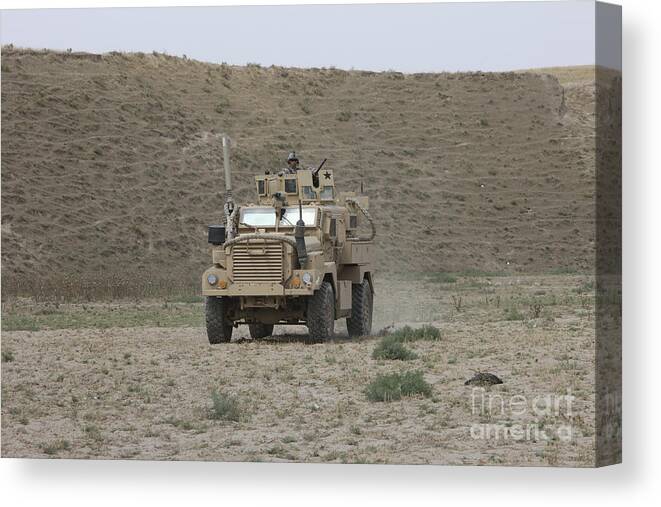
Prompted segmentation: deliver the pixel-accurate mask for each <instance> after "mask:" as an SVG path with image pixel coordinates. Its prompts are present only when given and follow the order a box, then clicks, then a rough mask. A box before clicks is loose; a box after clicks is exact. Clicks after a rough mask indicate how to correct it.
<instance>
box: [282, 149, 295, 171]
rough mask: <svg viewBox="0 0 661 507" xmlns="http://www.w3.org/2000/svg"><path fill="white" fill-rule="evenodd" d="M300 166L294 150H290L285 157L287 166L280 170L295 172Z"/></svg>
mask: <svg viewBox="0 0 661 507" xmlns="http://www.w3.org/2000/svg"><path fill="white" fill-rule="evenodd" d="M299 169H300V168H299V167H298V157H297V156H296V152H295V151H292V152H291V153H290V154H289V156H288V157H287V167H286V168H285V169H283V170H282V171H281V173H282V174H296V172H297V171H298V170H299Z"/></svg>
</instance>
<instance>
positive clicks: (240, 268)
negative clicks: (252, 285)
mask: <svg viewBox="0 0 661 507" xmlns="http://www.w3.org/2000/svg"><path fill="white" fill-rule="evenodd" d="M231 255H232V274H233V277H234V281H235V282H282V278H283V266H282V262H283V259H282V243H252V244H248V243H237V244H236V245H234V246H233V247H232V254H231Z"/></svg>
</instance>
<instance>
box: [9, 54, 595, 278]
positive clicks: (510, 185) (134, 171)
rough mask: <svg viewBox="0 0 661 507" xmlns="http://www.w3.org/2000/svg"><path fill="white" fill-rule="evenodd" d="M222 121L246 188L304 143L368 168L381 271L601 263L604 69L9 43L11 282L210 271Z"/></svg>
mask: <svg viewBox="0 0 661 507" xmlns="http://www.w3.org/2000/svg"><path fill="white" fill-rule="evenodd" d="M583 74H585V70H584V69H582V70H581V73H579V74H577V75H583ZM587 75H588V76H589V75H590V73H589V72H588V74H587ZM223 132H227V133H229V134H230V135H231V136H232V137H233V138H234V139H235V140H236V143H237V145H238V147H237V148H236V150H235V152H234V158H233V163H234V169H235V181H234V184H235V187H236V188H237V190H238V191H237V192H236V194H237V196H238V199H239V200H248V199H251V198H252V192H253V186H252V182H251V176H252V175H253V174H254V173H256V172H261V171H263V170H264V169H274V168H279V167H282V166H283V165H284V159H285V157H286V155H287V152H288V151H290V150H291V149H295V150H296V152H297V153H298V154H299V156H300V158H301V160H302V163H303V165H315V164H317V163H318V162H319V161H320V160H321V159H322V158H324V157H328V159H329V161H328V167H332V168H333V169H334V170H335V171H336V177H337V180H338V182H339V186H340V189H341V190H352V189H357V188H358V187H359V185H360V182H361V181H363V182H364V184H365V190H366V191H367V193H368V194H369V195H370V197H371V210H372V213H373V215H374V216H375V218H376V220H377V221H378V225H379V235H378V245H379V248H380V251H379V259H378V262H379V266H380V269H381V270H382V271H385V270H389V271H403V270H415V271H422V270H434V271H439V270H451V271H457V270H464V269H480V270H486V271H513V272H539V271H548V270H553V269H562V268H568V269H572V270H586V269H588V268H589V267H590V266H592V264H593V257H594V232H593V222H594V201H593V199H594V184H595V175H594V153H593V147H594V87H593V86H592V84H591V83H590V80H589V79H588V80H584V79H581V80H579V81H578V82H570V83H568V84H567V85H566V88H563V86H561V85H560V84H559V82H558V80H557V78H555V77H553V76H552V75H549V74H534V73H470V74H449V73H443V74H418V75H402V74H398V73H394V72H388V73H371V72H360V71H351V72H347V71H340V70H334V69H284V68H278V67H271V68H261V67H259V66H256V65H249V66H247V67H234V66H227V65H212V64H206V63H200V62H196V61H191V60H186V59H181V58H175V57H170V56H167V55H162V54H154V55H143V54H132V55H126V54H108V55H88V54H77V53H56V52H37V51H30V50H17V49H14V48H10V47H5V48H3V51H2V247H3V248H2V272H3V285H5V286H6V287H9V289H7V290H10V289H11V288H12V287H17V286H18V285H21V286H22V287H23V288H26V287H27V288H28V290H29V287H31V286H32V287H37V286H38V284H40V283H45V282H44V281H45V280H55V279H57V280H58V281H57V283H62V279H63V278H66V277H69V276H73V277H74V278H76V277H77V278H79V279H89V280H97V281H98V280H110V279H112V277H118V278H121V277H124V278H125V279H133V280H138V279H139V280H142V281H144V282H145V283H157V282H158V283H163V281H164V283H170V284H175V283H180V282H181V281H182V280H185V283H196V282H195V280H197V277H198V276H199V273H200V272H201V270H202V269H203V268H204V266H205V265H206V264H207V263H208V261H209V256H208V248H207V245H206V237H205V234H206V225H207V224H209V223H217V222H218V221H219V220H220V219H221V205H222V198H221V195H222V191H223V182H222V176H221V174H220V171H219V168H220V166H221V150H220V142H219V136H220V134H221V133H223ZM51 270H52V272H53V273H55V274H52V273H50V274H49V271H51ZM35 278H36V279H35ZM99 283H104V282H99ZM17 284H18V285H17Z"/></svg>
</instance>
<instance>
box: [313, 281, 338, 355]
mask: <svg viewBox="0 0 661 507" xmlns="http://www.w3.org/2000/svg"><path fill="white" fill-rule="evenodd" d="M307 320H308V322H307V324H308V329H309V330H310V334H309V341H310V342H312V343H317V342H323V341H327V340H330V339H332V338H333V334H334V332H335V293H334V292H333V286H332V285H331V284H330V283H329V282H322V283H321V286H320V287H319V289H317V291H316V292H315V293H314V294H313V295H312V296H311V297H310V299H309V300H308V308H307Z"/></svg>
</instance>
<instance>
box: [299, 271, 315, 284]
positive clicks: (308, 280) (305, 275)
mask: <svg viewBox="0 0 661 507" xmlns="http://www.w3.org/2000/svg"><path fill="white" fill-rule="evenodd" d="M301 279H302V280H303V283H304V284H305V285H310V284H311V283H312V275H311V274H310V273H303V276H301Z"/></svg>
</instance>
